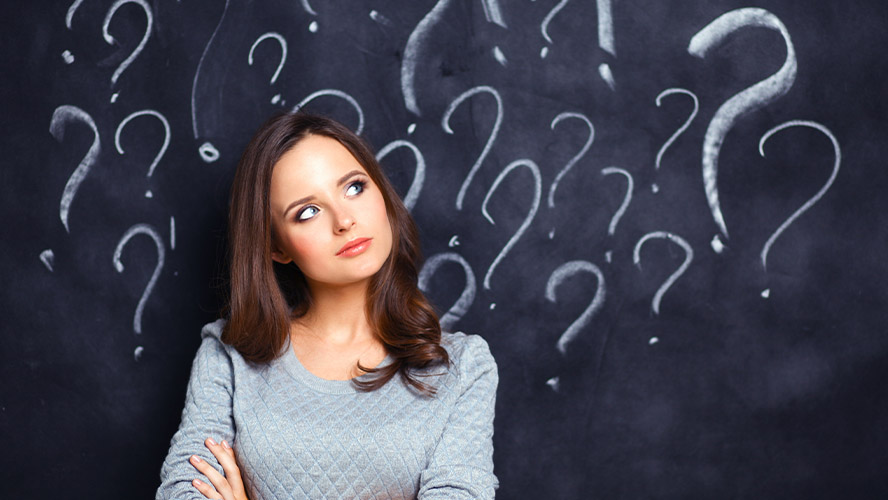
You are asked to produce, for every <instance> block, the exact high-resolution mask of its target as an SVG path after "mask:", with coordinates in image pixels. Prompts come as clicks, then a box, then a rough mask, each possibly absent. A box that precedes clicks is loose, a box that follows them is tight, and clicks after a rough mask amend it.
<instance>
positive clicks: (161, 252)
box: [112, 224, 166, 334]
mask: <svg viewBox="0 0 888 500" xmlns="http://www.w3.org/2000/svg"><path fill="white" fill-rule="evenodd" d="M137 234H144V235H146V236H149V237H151V239H153V240H154V244H155V245H156V246H157V265H156V266H155V268H154V273H153V274H152V275H151V279H150V280H148V285H147V286H145V291H144V292H142V298H140V299H139V304H138V305H137V306H136V314H135V315H134V316H133V330H134V331H135V332H136V333H138V334H141V333H142V312H143V311H144V310H145V303H146V302H147V301H148V297H149V296H150V295H151V292H152V290H154V285H155V284H156V283H157V278H159V277H160V272H161V270H162V269H163V263H164V260H165V259H166V248H165V247H164V245H163V240H162V239H161V238H160V235H159V234H158V233H157V231H155V230H154V228H153V227H151V226H150V225H148V224H136V225H134V226H133V227H131V228H129V229H127V231H126V233H124V235H123V237H122V238H121V239H120V241H119V242H118V243H117V248H115V249H114V259H113V260H112V262H113V263H114V269H117V272H118V273H122V272H123V263H122V262H120V254H121V253H122V252H123V247H125V246H126V245H127V243H129V240H130V239H131V238H132V237H133V236H135V235H137Z"/></svg>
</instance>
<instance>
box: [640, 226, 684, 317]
mask: <svg viewBox="0 0 888 500" xmlns="http://www.w3.org/2000/svg"><path fill="white" fill-rule="evenodd" d="M653 238H659V239H665V240H669V241H671V242H673V243H675V244H677V245H678V246H680V247H681V248H682V249H683V250H684V251H685V260H684V262H682V264H681V266H679V268H678V269H677V270H675V272H673V273H672V274H671V275H670V276H669V278H667V279H666V281H665V282H663V284H662V285H660V288H658V289H657V293H655V294H654V300H653V301H652V302H651V310H653V311H654V314H660V301H661V300H662V299H663V295H665V294H666V291H667V290H669V287H671V286H672V285H673V284H674V283H675V281H676V280H677V279H678V278H679V277H681V275H682V274H684V272H685V271H687V269H688V266H690V265H691V262H692V261H693V260H694V249H693V248H691V245H690V244H688V242H687V241H685V240H684V238H682V237H681V236H678V235H675V234H672V233H667V232H665V231H654V232H651V233H648V234H646V235H644V236H642V237H641V239H640V240H638V243H636V244H635V250H634V251H633V252H632V262H633V263H635V265H636V266H638V269H639V270H641V247H642V245H644V243H645V242H646V241H648V240H650V239H653Z"/></svg>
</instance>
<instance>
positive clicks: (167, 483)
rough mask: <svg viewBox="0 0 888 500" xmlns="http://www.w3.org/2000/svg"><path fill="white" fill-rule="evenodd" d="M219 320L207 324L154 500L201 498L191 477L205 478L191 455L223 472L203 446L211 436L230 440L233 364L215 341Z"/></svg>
mask: <svg viewBox="0 0 888 500" xmlns="http://www.w3.org/2000/svg"><path fill="white" fill-rule="evenodd" d="M220 328H221V324H220V323H219V322H217V323H213V324H210V325H207V326H205V327H204V329H203V331H202V332H201V337H202V338H203V340H202V342H201V345H200V348H199V349H198V350H197V355H196V356H195V358H194V364H193V365H192V367H191V378H190V379H189V381H188V391H187V394H186V396H185V409H184V410H183V411H182V421H181V423H180V424H179V430H178V431H176V434H175V435H173V439H172V441H171V443H170V450H169V452H168V453H167V457H166V460H164V462H163V466H162V467H161V470H160V479H161V484H160V487H159V488H158V489H157V494H156V500H164V499H173V498H175V499H177V500H178V499H200V500H203V499H204V498H205V497H204V495H202V494H201V493H200V492H199V491H198V490H197V489H196V488H195V487H194V486H193V485H192V484H191V481H192V480H193V479H195V478H197V479H200V480H201V481H203V482H204V483H210V480H209V479H208V478H207V477H206V476H205V475H203V474H201V473H200V472H198V471H197V470H196V469H195V467H194V466H193V465H192V464H191V462H189V458H190V457H191V456H192V455H197V456H199V457H201V458H202V459H203V460H205V461H206V463H208V464H210V465H212V466H213V468H215V469H216V470H218V471H219V472H220V473H221V472H222V467H221V466H220V465H219V461H218V460H216V458H215V457H214V456H213V454H212V453H211V452H210V450H208V449H207V447H206V446H205V445H204V441H205V440H206V439H207V438H208V437H211V438H213V439H214V440H216V442H218V443H221V442H222V440H223V439H224V440H227V442H229V443H233V442H234V422H233V419H232V411H231V410H232V393H233V368H232V364H231V358H230V357H229V355H228V353H227V352H226V351H225V347H224V346H223V344H222V342H221V341H220V340H219V339H218V334H219V329H220Z"/></svg>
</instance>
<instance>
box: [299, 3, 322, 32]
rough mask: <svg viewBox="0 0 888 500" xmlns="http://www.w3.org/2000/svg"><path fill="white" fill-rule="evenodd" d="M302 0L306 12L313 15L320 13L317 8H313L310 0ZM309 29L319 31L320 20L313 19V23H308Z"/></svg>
mask: <svg viewBox="0 0 888 500" xmlns="http://www.w3.org/2000/svg"><path fill="white" fill-rule="evenodd" d="M300 1H301V2H302V8H303V9H304V10H305V12H308V13H309V14H311V15H313V16H316V15H318V13H317V12H315V10H314V9H312V8H311V4H309V3H308V0H300ZM308 31H311V32H312V33H317V32H318V22H317V21H312V22H311V24H309V25H308Z"/></svg>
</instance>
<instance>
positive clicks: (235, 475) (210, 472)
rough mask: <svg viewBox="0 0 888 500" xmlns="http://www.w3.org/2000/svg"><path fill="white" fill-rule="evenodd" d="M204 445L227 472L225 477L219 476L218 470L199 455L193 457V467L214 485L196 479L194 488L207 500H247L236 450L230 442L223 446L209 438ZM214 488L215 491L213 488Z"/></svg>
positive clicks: (223, 442) (225, 442) (224, 443)
mask: <svg viewBox="0 0 888 500" xmlns="http://www.w3.org/2000/svg"><path fill="white" fill-rule="evenodd" d="M204 444H205V445H206V447H207V448H209V450H210V451H211V452H212V453H213V455H214V456H215V457H216V460H218V461H219V464H220V465H222V471H223V472H225V475H224V476H223V475H222V474H219V472H218V471H217V470H216V469H214V468H213V467H212V466H211V465H210V464H208V463H207V462H206V461H205V460H202V459H201V458H200V457H198V456H197V455H192V456H191V465H193V466H194V468H195V469H197V470H199V471H200V472H201V473H202V474H203V475H205V476H207V478H209V480H210V481H211V482H212V483H213V484H212V486H211V485H209V484H207V483H205V482H203V481H201V480H200V479H195V480H194V481H192V482H191V484H193V485H194V487H195V488H197V490H198V491H200V492H201V493H202V494H203V496H205V497H207V498H212V499H217V500H247V493H246V491H244V482H243V478H241V473H240V469H239V468H238V466H237V461H236V460H235V458H234V450H233V449H232V448H231V446H230V445H229V444H228V442H227V441H222V444H218V443H216V442H215V441H213V438H207V440H206V441H204ZM214 486H215V489H214V488H213V487H214Z"/></svg>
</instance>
